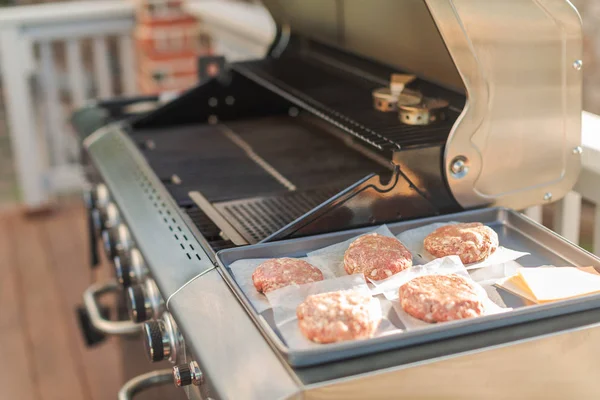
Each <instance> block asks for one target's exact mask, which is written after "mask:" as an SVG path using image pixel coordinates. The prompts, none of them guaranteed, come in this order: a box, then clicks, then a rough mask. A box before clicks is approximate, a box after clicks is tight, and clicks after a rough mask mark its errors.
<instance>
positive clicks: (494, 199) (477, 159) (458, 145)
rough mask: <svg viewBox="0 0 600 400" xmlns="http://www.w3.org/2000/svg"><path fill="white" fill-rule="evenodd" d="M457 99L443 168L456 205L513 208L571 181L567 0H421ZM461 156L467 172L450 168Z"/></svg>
mask: <svg viewBox="0 0 600 400" xmlns="http://www.w3.org/2000/svg"><path fill="white" fill-rule="evenodd" d="M426 4H427V6H428V8H429V10H430V12H431V15H432V16H433V19H434V21H435V23H436V25H437V27H438V29H439V31H440V34H441V36H442V38H443V39H444V42H445V44H446V47H447V49H448V52H449V53H450V55H451V57H452V59H453V60H454V63H455V65H456V67H457V69H458V71H459V73H460V75H461V77H462V80H463V82H464V85H465V88H466V91H467V103H466V105H465V107H464V109H463V111H462V113H461V115H460V117H459V118H458V120H457V121H456V123H455V124H454V127H453V128H452V131H451V133H450V136H449V138H448V141H447V144H446V149H445V155H444V166H445V174H446V178H447V180H448V184H449V187H450V190H451V191H452V194H453V195H454V197H455V198H456V200H457V201H458V202H459V203H460V204H461V205H462V206H463V207H465V208H471V207H476V206H483V205H490V206H506V207H511V208H515V209H523V208H526V207H528V206H531V205H534V204H540V203H543V202H545V201H549V200H550V199H549V198H548V196H545V194H546V193H552V197H551V200H558V199H560V198H561V197H563V196H564V195H565V194H566V193H567V192H568V191H569V190H570V189H571V188H572V187H573V185H574V184H575V182H576V180H577V176H578V174H579V170H580V163H581V162H580V157H579V155H577V154H573V152H572V149H573V148H575V147H577V146H579V145H580V144H581V107H582V106H581V93H582V73H581V71H580V68H578V66H580V64H579V63H578V62H577V61H579V60H581V58H582V31H581V19H580V18H579V14H578V13H577V10H576V9H575V8H574V7H573V6H572V5H571V4H570V3H569V2H568V1H566V0H565V1H557V0H529V1H525V0H523V1H473V0H447V1H441V0H426ZM459 158H460V159H463V160H465V161H464V162H465V166H466V167H467V168H468V170H467V173H465V174H460V175H458V176H457V175H456V174H453V173H452V171H453V162H454V160H456V159H459Z"/></svg>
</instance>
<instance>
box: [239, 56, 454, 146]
mask: <svg viewBox="0 0 600 400" xmlns="http://www.w3.org/2000/svg"><path fill="white" fill-rule="evenodd" d="M234 68H235V69H236V70H237V71H239V72H240V73H242V74H244V75H246V76H247V77H249V78H250V79H253V80H255V81H257V82H258V83H260V84H262V85H264V86H268V87H269V86H270V87H271V89H272V90H273V89H275V90H279V91H280V92H281V93H280V94H284V95H286V96H287V97H288V98H290V97H292V98H295V99H297V100H300V101H301V102H302V103H303V104H304V105H305V108H307V109H310V110H311V111H312V112H313V113H315V114H317V115H318V116H319V117H320V118H323V119H325V120H328V121H330V122H332V123H334V124H335V125H338V126H340V127H344V130H345V131H346V132H349V133H351V134H353V135H354V136H356V137H358V138H359V139H361V140H362V141H363V142H366V143H368V144H369V145H370V146H372V147H374V148H376V149H377V150H380V151H384V152H387V151H395V150H399V149H401V148H404V147H416V146H427V145H439V144H443V143H445V142H446V139H447V138H448V134H449V133H450V130H451V128H452V125H453V124H454V121H455V120H456V118H457V117H458V115H459V111H458V110H456V109H454V110H450V111H449V118H448V119H447V120H446V121H444V122H442V123H439V124H435V125H429V126H411V125H404V124H402V123H400V122H399V120H398V115H397V114H396V113H382V112H379V111H376V110H374V108H373V101H372V98H371V92H372V91H373V90H374V89H377V88H379V87H381V86H382V84H381V83H380V82H373V81H370V80H368V79H364V78H361V77H359V76H357V75H354V74H350V73H348V72H345V71H342V70H339V69H337V68H334V67H331V66H329V65H326V64H323V63H320V62H318V61H315V59H313V58H311V57H309V56H288V57H281V58H277V59H275V58H265V59H263V60H259V61H249V62H244V63H237V64H235V66H234ZM424 83H425V84H426V86H427V88H428V89H431V86H433V85H432V84H430V83H428V82H424ZM445 91H446V90H445V89H442V88H438V89H437V92H438V93H439V94H437V93H435V92H436V90H434V93H428V95H437V96H440V97H446V96H444V94H445V93H444V92H445ZM292 98H290V100H293V99H292Z"/></svg>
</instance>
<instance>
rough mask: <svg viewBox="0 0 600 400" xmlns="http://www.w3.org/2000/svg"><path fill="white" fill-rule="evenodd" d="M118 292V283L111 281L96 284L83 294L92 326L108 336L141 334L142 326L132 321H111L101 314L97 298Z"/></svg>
mask: <svg viewBox="0 0 600 400" xmlns="http://www.w3.org/2000/svg"><path fill="white" fill-rule="evenodd" d="M117 290H119V285H118V284H117V282H115V281H110V282H106V283H94V284H92V285H90V287H88V288H87V289H86V290H85V292H83V304H84V306H85V309H86V311H87V313H88V315H89V317H90V322H91V323H92V326H93V327H94V328H95V329H97V330H98V331H100V332H102V333H105V334H108V335H134V334H138V333H140V330H141V324H136V323H133V322H131V321H109V320H107V319H105V318H104V317H103V316H102V314H101V313H100V308H99V306H98V303H97V301H96V297H98V296H101V295H103V294H105V293H110V292H115V291H117Z"/></svg>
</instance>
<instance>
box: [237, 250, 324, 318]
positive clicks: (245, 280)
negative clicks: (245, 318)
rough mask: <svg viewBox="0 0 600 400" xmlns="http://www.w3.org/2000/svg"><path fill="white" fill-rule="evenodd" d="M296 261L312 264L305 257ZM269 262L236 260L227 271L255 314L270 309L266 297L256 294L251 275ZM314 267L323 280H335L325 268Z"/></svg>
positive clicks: (257, 259) (263, 260)
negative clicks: (319, 272)
mask: <svg viewBox="0 0 600 400" xmlns="http://www.w3.org/2000/svg"><path fill="white" fill-rule="evenodd" d="M297 258H298V260H304V261H306V262H308V263H310V264H312V263H311V262H310V261H309V260H308V259H307V258H306V257H297ZM267 260H270V259H269V258H251V259H247V260H237V261H235V262H233V263H231V265H230V266H229V270H230V271H231V273H232V274H233V279H235V281H236V282H237V284H238V286H239V287H240V289H241V290H242V292H243V293H244V295H246V297H247V298H248V300H249V301H250V304H252V306H253V307H254V309H255V310H256V312H257V313H259V314H260V313H261V312H263V311H264V310H267V309H269V308H271V305H270V304H269V301H268V300H267V297H266V296H265V295H264V294H262V293H260V292H258V290H256V288H255V287H254V283H253V282H252V274H253V273H254V271H255V270H256V268H257V267H258V266H259V265H260V264H262V263H263V262H265V261H267ZM312 265H314V266H315V267H317V268H319V269H320V270H321V272H322V273H323V279H331V278H335V276H334V275H333V273H332V272H331V271H330V270H329V269H328V268H327V267H326V266H324V267H319V266H317V265H315V264H312Z"/></svg>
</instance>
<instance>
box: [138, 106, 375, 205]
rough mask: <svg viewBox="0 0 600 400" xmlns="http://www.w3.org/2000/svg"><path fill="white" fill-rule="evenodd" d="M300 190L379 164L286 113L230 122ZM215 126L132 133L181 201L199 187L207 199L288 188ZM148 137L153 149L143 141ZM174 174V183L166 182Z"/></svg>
mask: <svg viewBox="0 0 600 400" xmlns="http://www.w3.org/2000/svg"><path fill="white" fill-rule="evenodd" d="M225 128H226V129H229V130H230V131H232V132H234V134H236V135H238V136H239V138H241V140H243V141H245V142H246V143H247V144H248V145H249V146H251V147H252V149H253V151H254V152H255V153H256V154H258V155H259V156H260V157H261V158H262V159H264V160H265V161H266V162H267V163H268V164H269V165H271V166H272V167H273V168H274V169H275V170H277V171H278V172H279V173H281V174H282V175H283V176H284V177H285V178H287V179H288V180H289V181H291V182H292V183H293V184H294V185H295V186H296V187H297V188H298V189H299V190H307V189H313V188H317V187H322V186H329V185H331V183H332V182H335V183H336V185H337V186H340V187H341V186H348V185H350V184H352V183H354V182H356V181H357V180H359V179H361V178H363V177H364V176H366V175H368V174H370V173H378V172H383V171H384V170H385V168H384V167H382V166H380V165H379V164H377V163H375V162H374V161H372V160H370V159H368V158H366V157H364V156H363V155H361V154H360V153H358V152H356V151H355V150H353V149H351V148H349V147H347V146H345V145H344V144H343V143H341V142H340V140H338V139H336V138H335V137H333V136H331V135H330V134H328V133H324V132H320V131H319V128H317V127H314V126H312V125H311V124H309V123H307V122H305V121H303V119H302V118H292V117H288V116H278V117H265V118H255V119H249V120H244V121H236V122H230V123H228V124H227V126H226V127H225ZM220 129H222V128H220V127H219V126H216V125H189V126H183V127H173V128H171V129H168V130H167V129H157V130H140V131H137V132H135V133H134V134H133V137H134V139H135V140H136V142H137V143H138V144H139V145H140V147H141V151H142V152H143V153H144V155H145V157H146V159H147V160H148V162H149V163H150V165H151V166H152V169H153V170H154V171H155V172H156V174H157V175H158V176H159V178H161V179H162V180H163V182H164V183H165V186H166V188H167V190H168V191H169V192H170V193H171V195H172V196H173V198H174V199H175V200H176V201H177V203H178V204H179V205H180V206H181V205H183V204H189V197H188V193H189V192H191V191H199V192H200V193H202V195H203V196H204V197H206V199H207V200H209V201H210V202H220V201H228V200H234V199H240V198H250V197H257V196H266V195H272V194H277V193H284V192H286V191H287V188H286V187H285V186H283V185H282V184H281V183H280V182H279V181H278V180H277V179H276V178H274V177H273V176H272V175H270V174H269V173H268V172H267V171H266V170H264V169H263V168H262V167H260V166H259V165H258V164H257V163H256V162H255V161H253V160H252V159H251V158H250V157H249V156H248V154H247V153H246V152H244V150H243V149H242V148H240V147H239V146H238V145H236V144H235V143H234V142H233V141H231V140H230V139H229V138H228V137H227V136H226V135H225V134H224V133H223V132H222V131H221V130H220ZM149 140H151V141H152V143H153V145H152V146H151V147H152V148H148V147H147V146H144V143H147V141H149ZM173 175H177V176H178V177H179V179H180V183H179V184H175V183H172V182H171V177H172V176H173Z"/></svg>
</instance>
